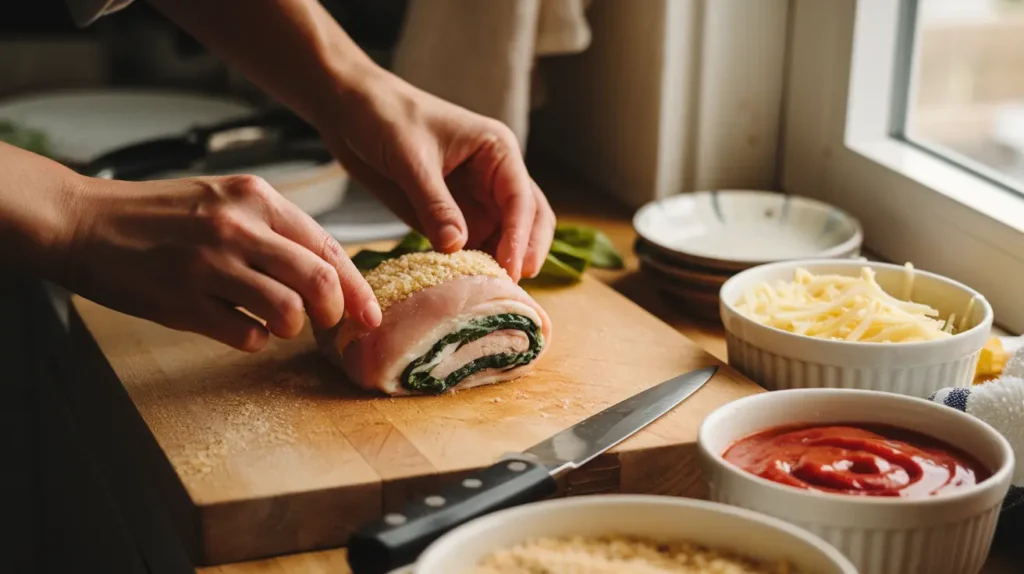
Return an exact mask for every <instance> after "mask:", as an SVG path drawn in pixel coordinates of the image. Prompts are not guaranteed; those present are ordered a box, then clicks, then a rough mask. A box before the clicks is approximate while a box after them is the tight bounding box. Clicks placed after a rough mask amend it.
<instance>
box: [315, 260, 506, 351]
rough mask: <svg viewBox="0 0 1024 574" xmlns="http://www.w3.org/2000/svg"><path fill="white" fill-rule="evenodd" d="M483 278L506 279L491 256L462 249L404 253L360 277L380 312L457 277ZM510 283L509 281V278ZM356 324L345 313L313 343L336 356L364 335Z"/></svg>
mask: <svg viewBox="0 0 1024 574" xmlns="http://www.w3.org/2000/svg"><path fill="white" fill-rule="evenodd" d="M474 275H483V276H490V277H508V273H506V272H505V270H504V269H502V268H501V266H500V265H498V262H497V261H495V260H494V258H493V257H491V256H490V255H488V254H486V253H484V252H483V251H473V250H462V251H456V252H455V253H451V254H444V253H436V252H433V251H427V252H421V253H408V254H406V255H402V256H401V257H396V258H395V259H389V260H387V261H384V262H383V263H381V264H380V265H378V266H377V267H375V268H374V269H371V270H370V271H367V272H366V273H365V274H364V275H363V276H364V277H365V278H366V282H367V283H369V284H370V288H371V289H373V293H374V295H376V296H377V302H378V303H379V304H380V309H381V311H382V312H383V311H386V310H387V308H388V307H390V306H392V305H394V304H395V303H398V302H400V301H403V300H405V299H406V298H408V297H409V296H410V295H412V294H413V293H416V292H417V291H422V290H423V289H427V288H430V287H436V286H437V285H441V284H442V283H447V282H448V281H453V280H455V279H458V278H460V277H471V276H474ZM510 280H511V278H510ZM365 332H366V331H365V330H364V329H363V327H362V326H361V325H360V324H359V322H358V321H353V320H352V317H351V315H349V313H348V311H345V315H344V317H343V318H342V320H341V322H340V323H338V324H337V325H335V326H334V328H332V329H330V330H329V331H326V332H317V341H318V342H319V344H320V345H321V346H322V347H324V348H328V349H333V352H329V353H328V355H329V356H334V355H335V354H340V353H341V352H342V351H343V350H344V349H345V347H347V346H348V345H349V344H351V343H352V342H353V341H355V340H356V339H359V338H360V337H361V336H362V335H364V334H365Z"/></svg>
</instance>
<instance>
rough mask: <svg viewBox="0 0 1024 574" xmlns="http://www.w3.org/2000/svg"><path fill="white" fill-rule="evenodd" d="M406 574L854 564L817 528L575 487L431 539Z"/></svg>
mask: <svg viewBox="0 0 1024 574" xmlns="http://www.w3.org/2000/svg"><path fill="white" fill-rule="evenodd" d="M405 572H409V573H411V574H857V570H856V569H855V568H854V567H853V565H852V564H851V563H850V562H849V561H848V560H847V559H846V558H845V557H843V555H842V554H840V553H839V551H837V550H836V549H835V548H833V547H832V546H830V545H829V544H828V543H826V542H825V541H824V540H822V539H820V538H818V537H817V536H815V535H813V534H811V533H810V532H807V531H805V530H802V529H800V528H798V527H796V526H793V525H791V524H788V523H785V522H782V521H780V520H777V519H775V518H772V517H769V516H765V515H763V514H759V513H756V512H752V511H749V510H745V509H741V508H736V507H732V506H728V505H725V504H719V503H714V502H708V501H704V500H694V499H688V498H674V497H666V496H647V495H600V496H580V497H573V498H563V499H557V500H549V501H545V502H538V503H534V504H527V505H524V506H519V507H515V508H511V509H508V510H504V511H501V512H496V513H494V514H490V515H487V516H484V517H482V518H479V519H477V520H474V521H472V522H469V523H467V524H465V525H463V526H461V527H459V528H457V529H455V530H453V531H451V532H449V533H448V534H446V535H445V536H443V537H441V538H440V539H438V540H437V541H436V542H434V544H432V545H431V546H430V547H429V548H428V549H427V550H426V551H425V552H424V553H423V555H422V556H421V557H420V559H419V560H418V561H417V563H416V564H415V565H414V566H412V567H410V568H409V569H408V570H406V571H405Z"/></svg>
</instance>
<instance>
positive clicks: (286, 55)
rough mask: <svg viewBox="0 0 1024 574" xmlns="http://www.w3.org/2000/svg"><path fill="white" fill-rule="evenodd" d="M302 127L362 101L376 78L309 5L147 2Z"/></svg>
mask: <svg viewBox="0 0 1024 574" xmlns="http://www.w3.org/2000/svg"><path fill="white" fill-rule="evenodd" d="M150 3H151V4H153V5H154V6H155V7H156V8H157V9H158V10H160V11H161V12H162V13H163V14H164V15H166V16H167V17H168V18H170V19H171V20H172V21H174V22H175V23H177V24H178V25H179V26H181V27H182V28H183V29H185V30H186V31H187V32H188V33H189V34H191V35H192V36H194V37H195V38H196V39H197V40H199V41H200V42H202V43H203V44H204V45H206V46H207V48H208V49H209V50H210V51H211V52H213V53H214V54H216V55H217V56H219V57H220V58H222V59H224V60H225V61H227V62H228V63H230V64H231V65H232V66H234V67H235V68H236V69H238V70H239V71H240V72H242V73H243V74H244V75H245V76H246V77H247V78H249V80H250V81H252V82H253V83H255V84H257V85H258V86H260V87H261V88H262V89H263V90H265V91H266V92H267V93H268V94H270V95H271V96H273V97H274V98H276V99H277V100H279V101H280V102H282V103H283V104H285V105H287V106H288V107H290V108H291V109H293V110H295V112H296V113H298V114H299V115H301V116H303V117H304V118H305V119H306V120H307V121H310V122H313V123H317V121H318V119H320V118H322V117H324V116H325V115H330V114H332V113H333V110H334V109H336V108H337V107H338V105H339V103H342V104H344V102H346V101H351V100H355V99H358V98H360V97H362V95H361V92H362V88H363V86H364V84H365V83H366V81H367V80H368V79H369V78H370V77H371V76H374V75H377V74H381V73H382V72H383V70H382V69H381V68H380V67H379V66H377V65H376V64H375V63H374V62H373V61H372V60H371V59H370V58H369V57H368V56H367V55H366V54H365V53H364V52H363V51H362V50H361V49H360V48H359V47H358V46H357V45H356V44H355V42H353V41H352V39H351V38H349V36H348V35H347V34H346V33H345V32H344V30H342V29H341V27H340V26H339V25H338V24H337V22H335V20H334V18H332V17H331V16H330V14H328V13H327V11H326V10H324V8H323V7H322V6H321V5H320V4H319V3H318V2H317V1H316V0H150Z"/></svg>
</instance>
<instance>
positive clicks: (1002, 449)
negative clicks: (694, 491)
mask: <svg viewBox="0 0 1024 574" xmlns="http://www.w3.org/2000/svg"><path fill="white" fill-rule="evenodd" d="M836 423H845V424H857V423H861V424H872V423H873V424H886V425H892V426H898V427H902V428H905V429H909V430H912V431H917V432H919V433H923V434H925V435H927V436H930V437H933V438H936V439H939V440H942V441H944V442H946V443H947V444H950V445H952V446H954V447H958V448H960V449H963V450H964V451H966V452H968V453H970V454H972V455H973V456H975V457H976V458H977V459H978V460H979V462H981V463H982V464H984V465H985V466H987V467H988V468H989V469H991V470H993V471H994V474H993V475H992V476H991V477H990V478H988V479H987V480H984V481H982V482H981V483H979V484H977V485H975V486H973V487H971V488H965V489H963V490H962V491H961V492H956V493H949V494H943V495H939V496H934V497H930V498H926V499H920V500H903V499H899V498H895V499H894V498H875V497H859V496H849V495H841V494H833V493H822V492H814V491H809V490H804V489H799V488H794V487H790V486H785V485H782V484H778V483H775V482H772V481H769V480H767V479H764V478H761V477H759V476H756V475H754V474H751V473H749V472H746V471H744V470H742V469H740V468H739V467H737V466H735V465H733V464H731V463H729V462H726V461H725V459H723V458H722V454H723V453H724V452H725V450H726V449H727V448H728V447H729V446H730V445H731V444H732V443H734V442H735V441H737V440H740V439H742V438H744V437H747V436H750V435H751V434H754V433H756V432H759V431H763V430H767V429H770V428H773V427H779V426H784V425H792V424H836ZM697 442H698V448H699V451H700V459H701V469H702V472H703V476H704V478H705V479H706V480H707V482H708V485H709V490H710V497H711V499H712V500H715V501H719V502H724V503H727V504H733V505H736V506H739V507H743V508H749V509H751V510H755V511H759V512H763V513H765V514H768V515H771V516H775V517H777V518H781V519H783V520H786V521H788V522H790V523H792V524H795V525H797V526H801V527H803V528H805V529H806V530H808V531H810V532H813V533H815V534H817V535H819V536H821V537H822V538H823V539H825V540H826V541H828V542H829V543H831V544H832V545H834V546H835V547H836V548H838V549H839V550H840V551H842V552H843V553H844V554H845V555H846V556H847V557H848V558H849V559H850V560H851V561H852V562H853V563H854V564H855V565H856V566H857V568H858V570H859V572H860V573H861V574H967V573H971V572H977V571H978V570H979V569H980V568H981V567H982V565H983V564H984V562H985V559H986V557H987V555H988V552H989V548H990V546H991V543H992V537H993V535H994V533H995V527H996V521H997V519H998V517H999V510H1000V506H1001V504H1002V501H1003V498H1004V497H1005V496H1006V493H1007V490H1008V489H1009V487H1010V479H1011V475H1012V473H1013V468H1014V457H1013V450H1012V449H1011V448H1010V444H1009V443H1008V442H1007V440H1006V439H1005V438H1003V436H1002V435H1000V434H999V433H998V432H997V431H996V430H995V429H993V428H992V427H991V426H989V425H988V424H986V423H984V422H982V421H981V420H979V419H976V418H974V417H972V416H970V415H967V414H964V413H962V412H960V411H957V410H955V409H952V408H949V407H946V406H943V405H939V404H936V403H932V402H930V401H927V400H924V399H918V398H914V397H907V396H901V395H897V394H893V393H882V392H878V391H864V390H854V389H794V390H787V391H777V392H772V393H760V394H757V395H752V396H749V397H745V398H742V399H739V400H736V401H733V402H731V403H728V404H726V405H724V406H722V407H719V408H718V409H717V410H715V411H714V412H713V413H711V414H710V415H708V417H707V418H706V419H705V420H704V422H703V424H702V425H701V427H700V432H699V434H698V439H697Z"/></svg>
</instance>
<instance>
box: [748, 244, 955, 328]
mask: <svg viewBox="0 0 1024 574" xmlns="http://www.w3.org/2000/svg"><path fill="white" fill-rule="evenodd" d="M905 269H906V272H905V280H904V284H903V286H902V289H900V291H901V295H902V298H901V299H898V298H896V297H893V296H892V295H890V294H888V293H886V292H885V291H884V290H883V289H882V288H881V286H879V284H878V282H877V281H876V280H875V272H874V270H872V269H871V268H869V267H862V268H861V270H860V274H859V275H858V276H844V275H814V274H812V273H810V272H809V271H807V270H806V269H803V268H799V269H797V270H796V271H795V272H794V274H793V275H794V277H793V281H792V282H779V283H778V284H777V285H774V286H772V285H770V284H768V283H761V284H758V285H755V286H753V287H750V288H748V289H747V290H746V291H745V292H744V293H743V294H742V295H741V297H740V299H739V301H738V302H737V304H736V307H737V310H738V311H739V312H740V313H742V314H743V315H745V316H747V317H749V318H750V319H752V320H754V321H757V322H759V323H762V324H765V325H768V326H771V327H775V328H778V329H782V330H784V331H789V332H792V333H797V334H800V335H805V336H808V337H816V338H821V339H832V340H840V341H857V342H865V343H909V342H914V341H934V340H937V339H943V338H947V337H951V336H953V334H954V329H955V328H956V330H957V331H960V330H963V329H965V328H967V327H968V323H967V322H968V320H969V318H970V316H971V314H972V311H973V310H974V298H973V297H972V298H971V300H970V302H969V303H968V305H967V309H966V311H965V313H964V314H963V316H962V318H961V319H960V324H959V325H956V323H955V321H956V314H955V313H954V314H951V315H950V316H949V317H948V318H947V319H946V320H942V319H940V318H939V311H938V310H936V309H934V308H932V307H930V306H928V305H923V304H920V303H914V302H912V301H910V296H911V294H912V293H913V285H914V267H913V266H912V265H911V264H909V263H908V264H907V265H906V266H905Z"/></svg>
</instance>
